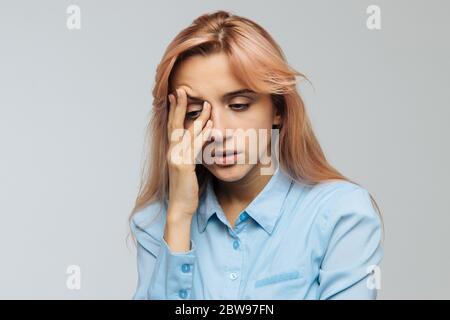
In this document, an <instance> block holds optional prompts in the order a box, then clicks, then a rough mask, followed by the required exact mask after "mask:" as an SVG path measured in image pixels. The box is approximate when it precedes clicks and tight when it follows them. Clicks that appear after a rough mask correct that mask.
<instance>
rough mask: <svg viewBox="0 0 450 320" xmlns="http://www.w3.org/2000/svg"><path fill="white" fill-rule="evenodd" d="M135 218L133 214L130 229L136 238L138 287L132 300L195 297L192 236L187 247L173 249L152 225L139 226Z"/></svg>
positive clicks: (194, 258)
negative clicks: (181, 250) (189, 245)
mask: <svg viewBox="0 0 450 320" xmlns="http://www.w3.org/2000/svg"><path fill="white" fill-rule="evenodd" d="M137 220H138V219H134V218H133V219H132V223H131V230H132V231H133V234H134V235H135V237H136V241H137V248H136V253H137V271H138V283H137V289H136V292H135V294H134V295H133V300H146V299H149V300H178V299H180V300H181V299H183V300H185V299H194V297H193V294H192V283H193V271H194V267H195V261H196V247H195V243H194V241H193V240H192V239H191V248H190V250H189V251H187V252H180V253H178V252H172V251H171V249H170V247H169V246H168V244H167V242H166V241H165V239H164V237H163V236H162V235H161V236H160V237H157V236H155V235H154V234H153V235H152V233H153V232H152V230H154V229H155V228H154V227H153V228H151V227H147V228H143V227H140V226H139V224H138V222H137ZM154 223H157V222H154ZM158 229H159V230H160V229H161V228H158ZM158 238H159V239H158Z"/></svg>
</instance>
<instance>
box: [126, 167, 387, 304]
mask: <svg viewBox="0 0 450 320" xmlns="http://www.w3.org/2000/svg"><path fill="white" fill-rule="evenodd" d="M166 208H167V201H164V202H163V204H162V203H161V202H154V203H152V204H150V205H148V206H147V207H146V208H144V209H142V210H141V211H139V212H137V213H136V214H135V215H134V217H133V219H132V223H131V228H132V231H133V234H134V235H135V236H136V239H137V269H138V284H137V289H136V292H135V294H134V296H133V299H375V298H376V295H377V290H376V289H377V286H376V285H375V286H374V284H376V283H378V282H377V281H376V279H374V277H375V276H379V272H378V273H377V272H375V273H371V271H372V270H374V271H376V270H377V269H378V270H379V268H378V267H377V266H378V264H379V263H380V261H381V259H382V256H383V249H382V246H381V234H382V232H381V220H380V218H379V215H378V213H377V212H376V211H375V210H374V208H373V206H372V203H371V201H370V196H369V194H368V192H367V191H366V190H365V189H364V188H362V187H360V186H358V185H356V184H353V183H351V182H346V181H331V182H327V183H320V184H317V185H315V186H308V185H306V184H302V183H299V182H297V181H293V180H291V179H290V177H288V176H287V175H286V174H285V173H284V172H283V171H282V170H281V169H280V167H278V168H277V170H276V172H275V174H274V175H273V176H272V177H271V178H270V180H269V182H268V183H267V184H266V185H265V187H264V189H263V190H262V191H261V192H260V193H259V194H258V195H257V197H256V198H255V199H254V200H253V201H252V202H251V203H250V204H249V205H248V206H247V208H246V209H245V210H243V211H242V212H241V213H240V215H239V216H238V218H237V220H236V222H235V227H234V228H232V227H231V225H230V223H229V222H228V220H227V218H226V216H225V214H224V212H223V210H222V208H221V206H220V204H219V202H218V200H217V197H216V195H215V193H214V190H213V185H212V179H209V182H208V185H207V188H206V192H205V193H204V194H203V195H202V197H201V198H200V204H199V207H198V209H197V212H196V213H195V215H194V217H193V219H192V224H191V250H190V251H188V252H182V253H175V252H172V251H171V250H170V248H169V247H168V245H167V243H166V241H165V239H164V238H163V234H164V225H165V219H166V215H165V213H166Z"/></svg>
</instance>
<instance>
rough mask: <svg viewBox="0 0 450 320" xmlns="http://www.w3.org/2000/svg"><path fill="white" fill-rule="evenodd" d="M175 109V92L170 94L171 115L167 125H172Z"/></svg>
mask: <svg viewBox="0 0 450 320" xmlns="http://www.w3.org/2000/svg"><path fill="white" fill-rule="evenodd" d="M174 109H175V96H174V95H173V93H171V94H169V116H168V120H167V126H168V127H170V126H171V125H172V120H173V111H174Z"/></svg>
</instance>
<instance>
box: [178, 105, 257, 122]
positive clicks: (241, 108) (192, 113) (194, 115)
mask: <svg viewBox="0 0 450 320" xmlns="http://www.w3.org/2000/svg"><path fill="white" fill-rule="evenodd" d="M229 106H230V108H231V109H232V110H234V111H244V110H247V109H248V108H249V107H250V103H233V104H230V105H229ZM202 110H203V108H202V109H199V110H195V111H189V112H186V117H187V118H188V119H195V118H197V117H198V116H200V114H201V113H202Z"/></svg>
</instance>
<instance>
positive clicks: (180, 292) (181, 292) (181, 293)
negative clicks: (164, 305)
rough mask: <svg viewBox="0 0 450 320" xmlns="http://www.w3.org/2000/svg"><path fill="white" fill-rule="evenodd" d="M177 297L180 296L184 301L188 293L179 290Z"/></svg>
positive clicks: (184, 290)
mask: <svg viewBox="0 0 450 320" xmlns="http://www.w3.org/2000/svg"><path fill="white" fill-rule="evenodd" d="M178 295H179V296H180V298H181V299H186V298H187V295H188V293H187V291H186V289H181V290H180V291H179V292H178Z"/></svg>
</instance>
